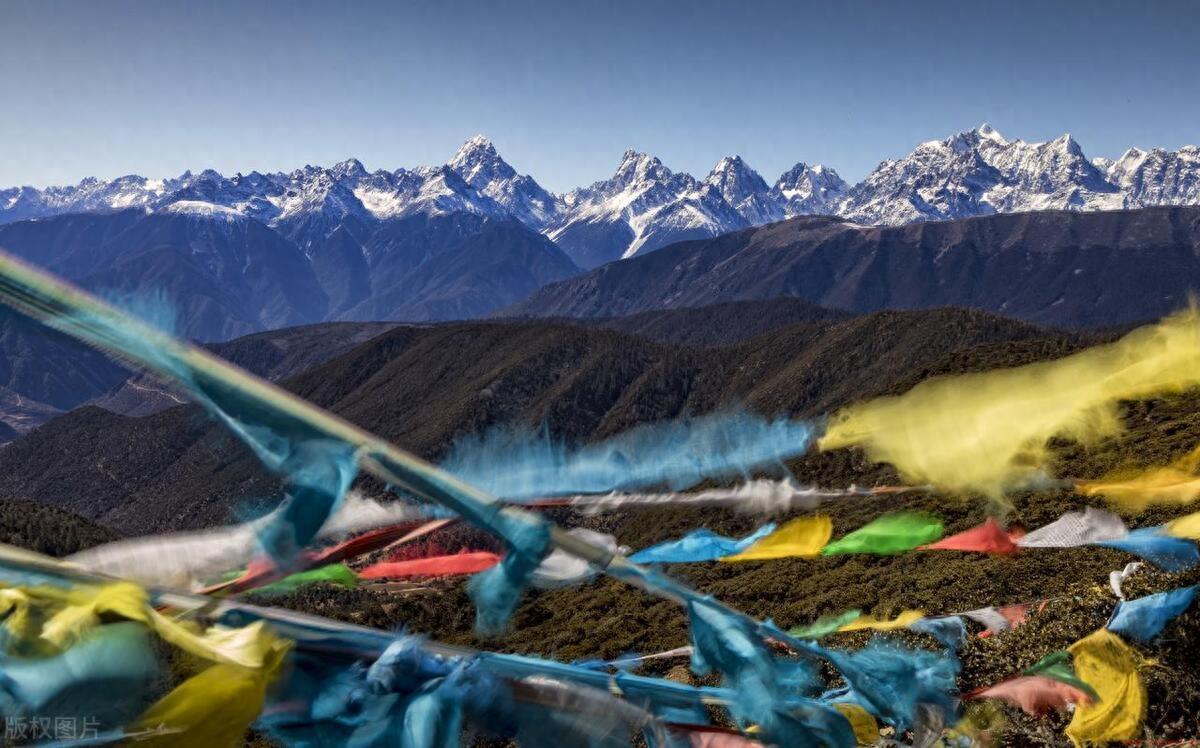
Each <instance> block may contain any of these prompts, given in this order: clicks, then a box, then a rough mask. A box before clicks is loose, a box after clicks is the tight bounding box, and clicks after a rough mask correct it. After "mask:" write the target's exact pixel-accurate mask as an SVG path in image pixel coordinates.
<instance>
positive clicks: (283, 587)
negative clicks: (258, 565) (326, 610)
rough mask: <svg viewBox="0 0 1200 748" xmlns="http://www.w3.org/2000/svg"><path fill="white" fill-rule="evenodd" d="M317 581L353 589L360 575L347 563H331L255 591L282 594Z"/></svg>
mask: <svg viewBox="0 0 1200 748" xmlns="http://www.w3.org/2000/svg"><path fill="white" fill-rule="evenodd" d="M317 582H325V583H326V584H336V585H338V586H339V587H349V588H351V589H353V588H355V587H357V586H358V575H357V574H355V573H354V571H352V570H351V569H350V567H348V566H346V565H345V564H329V565H328V566H322V567H320V568H317V569H309V570H308V571H302V572H299V573H297V574H292V575H291V576H287V577H284V578H283V579H280V580H279V581H278V582H272V583H271V584H268V585H265V586H263V587H260V588H258V589H257V590H254V592H255V593H263V592H266V593H268V594H280V593H284V592H292V591H293V590H296V589H297V588H299V587H303V586H304V585H307V584H316V583H317Z"/></svg>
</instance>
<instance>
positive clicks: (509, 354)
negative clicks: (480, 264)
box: [0, 309, 1080, 532]
mask: <svg viewBox="0 0 1200 748" xmlns="http://www.w3.org/2000/svg"><path fill="white" fill-rule="evenodd" d="M700 319H701V322H703V317H701V318H700ZM1078 345H1080V341H1079V340H1078V339H1077V338H1076V336H1074V335H1072V334H1068V333H1061V332H1056V331H1048V330H1044V329H1041V328H1037V327H1035V326H1032V325H1029V324H1027V323H1023V322H1015V321H1013V320H1008V319H1004V318H1001V317H996V316H994V315H989V314H986V313H982V312H974V311H965V310H959V309H937V310H926V311H915V312H880V313H876V314H869V315H863V316H859V317H850V318H847V319H837V320H835V321H826V322H822V323H820V324H815V323H813V322H798V323H795V324H792V325H786V326H784V327H781V328H778V329H775V330H770V331H768V332H765V333H763V334H761V335H758V336H756V337H753V338H751V339H749V340H746V341H745V342H741V343H736V344H733V345H727V346H721V347H715V348H697V347H692V346H681V345H675V344H668V343H662V342H657V341H653V340H650V339H647V338H645V337H642V336H640V335H631V334H628V333H622V332H618V331H615V330H608V329H593V328H584V327H580V326H578V325H569V324H555V323H545V322H537V321H524V322H475V323H454V324H443V325H434V326H428V327H414V326H400V327H397V328H394V329H392V330H390V331H387V332H385V333H383V334H381V335H378V336H375V337H373V338H371V339H370V340H368V341H366V342H364V343H362V344H360V345H358V346H356V347H354V348H352V349H351V350H349V351H348V352H346V353H343V354H341V355H339V356H336V357H335V358H332V359H330V360H328V361H326V362H325V363H322V364H320V365H317V366H315V367H313V368H311V369H309V370H307V371H305V372H303V373H302V374H299V375H298V376H294V377H292V378H290V379H287V380H286V381H285V386H286V387H288V388H289V389H291V390H292V391H294V392H296V393H298V394H300V395H301V396H303V397H306V398H309V399H311V400H312V401H313V402H315V403H317V404H319V405H321V406H323V407H326V408H330V409H332V410H333V411H335V412H337V413H339V414H340V415H342V416H344V417H346V418H349V419H350V420H351V421H354V422H355V423H358V424H359V425H361V426H363V427H365V428H367V429H369V430H371V431H374V432H377V433H379V434H380V435H382V436H384V437H387V438H389V439H392V440H394V441H396V442H397V443H398V444H400V445H402V446H404V447H406V448H408V449H410V450H413V451H415V452H416V453H418V454H420V455H423V456H425V457H429V458H437V457H439V456H440V455H441V454H442V453H443V452H444V451H445V450H446V448H447V447H448V446H449V445H450V444H451V442H452V441H453V440H454V439H455V438H457V437H460V436H462V435H464V434H469V433H478V432H481V431H483V430H486V429H488V428H490V427H493V426H496V425H502V424H505V425H506V424H512V423H519V424H526V425H529V426H534V427H536V426H539V425H541V424H546V425H547V426H548V427H549V428H550V430H551V432H552V433H553V434H555V435H556V436H558V437H561V438H564V439H568V440H572V441H584V440H589V439H596V438H602V437H605V436H609V435H612V434H615V433H618V432H620V431H623V430H625V429H628V428H630V427H632V426H636V425H638V424H642V423H647V422H652V421H659V420H663V419H670V418H675V417H679V416H682V415H687V414H698V413H706V412H711V411H713V410H717V409H720V408H726V407H733V406H744V407H747V408H750V409H752V410H755V411H758V412H761V413H764V414H780V413H786V414H791V415H794V416H798V417H815V416H819V415H821V414H823V413H826V412H828V411H829V410H831V409H832V408H835V407H837V406H839V405H841V404H844V403H847V402H849V401H851V400H854V399H857V398H860V397H868V396H871V395H876V394H881V393H886V392H895V391H899V390H900V389H901V388H903V387H905V386H907V384H906V383H911V382H912V378H913V376H914V373H916V372H923V371H925V372H933V371H953V370H961V369H963V368H972V367H977V366H980V365H992V364H995V363H997V362H1005V361H1008V362H1016V361H1024V360H1031V359H1035V358H1041V357H1046V356H1053V355H1061V354H1062V353H1064V352H1067V351H1069V350H1073V349H1074V348H1075V347H1077V346H1078ZM997 346H999V348H997ZM64 454H70V455H71V456H72V459H69V460H67V459H63V458H62V456H63V455H64ZM275 490H276V489H275V484H274V481H273V480H272V479H270V477H269V476H267V475H266V474H265V473H264V472H263V470H262V469H261V468H259V467H258V465H257V463H256V461H255V460H254V459H253V457H251V456H250V455H249V454H248V453H247V452H246V451H245V449H243V448H242V447H241V446H239V445H237V444H235V443H234V442H233V440H232V439H231V438H230V437H229V436H228V435H227V434H226V433H225V432H224V430H223V429H221V428H219V427H217V426H216V425H214V424H213V423H212V422H211V421H209V420H208V419H207V417H206V416H205V415H204V414H203V413H202V412H201V411H200V410H199V409H198V408H196V407H194V406H183V407H174V408H170V409H168V410H165V411H163V412H159V413H155V414H153V415H149V416H146V417H141V418H134V417H128V416H123V415H118V414H115V413H112V412H109V411H106V410H103V409H101V408H98V407H94V406H89V407H86V408H80V409H77V410H75V411H72V412H70V413H67V414H66V415H63V416H61V417H60V418H58V419H56V420H54V421H52V422H50V423H49V424H47V425H45V426H43V427H41V428H39V429H37V430H36V431H34V432H32V433H31V434H29V435H28V436H26V437H24V438H22V439H19V440H17V441H15V442H13V443H11V444H9V445H8V446H6V447H4V448H3V449H0V496H5V497H10V498H19V499H31V500H36V501H40V502H44V503H48V504H52V505H55V506H61V507H64V508H67V509H69V510H71V511H74V512H77V513H79V514H81V515H83V516H85V517H88V518H91V519H95V520H99V521H102V522H104V523H106V524H110V525H111V526H113V527H115V528H117V529H119V530H122V531H125V532H145V531H152V530H163V529H168V528H172V529H174V528H180V527H193V526H200V525H206V524H214V523H218V522H224V521H227V520H228V519H229V518H230V516H231V512H232V511H233V510H235V509H238V508H239V507H243V506H244V505H245V504H246V503H248V502H254V501H256V500H263V499H267V498H270V497H272V496H274V495H275Z"/></svg>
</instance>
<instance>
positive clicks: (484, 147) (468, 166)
mask: <svg viewBox="0 0 1200 748" xmlns="http://www.w3.org/2000/svg"><path fill="white" fill-rule="evenodd" d="M446 165H447V166H449V167H450V168H451V169H453V170H454V171H456V172H457V173H458V175H459V176H461V177H462V178H463V179H464V180H466V181H467V182H468V183H470V184H474V183H475V182H477V181H478V182H482V183H488V182H492V181H496V180H506V179H512V178H513V177H515V176H517V171H516V169H514V168H512V167H511V166H509V165H508V162H507V161H505V160H504V159H502V158H500V154H499V153H497V152H496V146H494V145H493V144H492V141H490V140H488V139H487V138H485V137H484V136H482V135H476V136H474V137H472V138H470V139H468V140H467V141H466V142H465V143H463V144H462V146H461V147H459V149H458V152H457V153H455V154H454V157H453V158H451V159H450V161H449V162H447V164H446Z"/></svg>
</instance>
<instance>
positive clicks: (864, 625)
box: [838, 610, 925, 631]
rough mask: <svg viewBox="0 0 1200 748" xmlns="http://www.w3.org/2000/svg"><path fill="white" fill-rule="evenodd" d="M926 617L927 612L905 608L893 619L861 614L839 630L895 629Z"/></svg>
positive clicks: (904, 627)
mask: <svg viewBox="0 0 1200 748" xmlns="http://www.w3.org/2000/svg"><path fill="white" fill-rule="evenodd" d="M924 617H925V614H924V613H922V612H921V611H919V610H905V611H902V612H901V613H900V615H898V616H896V617H895V618H893V619H891V620H886V619H885V620H882V621H881V620H879V619H878V618H876V617H875V616H859V617H858V618H856V619H854V620H853V621H851V622H850V623H847V624H846V625H845V626H842V627H841V628H839V629H838V631H862V630H863V629H874V630H875V631H893V630H895V629H906V628H908V627H909V626H911V625H913V624H914V623H916V622H917V621H919V620H921V619H922V618H924Z"/></svg>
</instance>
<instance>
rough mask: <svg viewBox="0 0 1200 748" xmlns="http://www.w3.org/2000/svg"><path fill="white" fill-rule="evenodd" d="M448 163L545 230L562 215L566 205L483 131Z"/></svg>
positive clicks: (520, 216)
mask: <svg viewBox="0 0 1200 748" xmlns="http://www.w3.org/2000/svg"><path fill="white" fill-rule="evenodd" d="M447 167H448V168H450V169H451V170H452V171H454V172H455V173H456V174H458V176H460V177H461V178H462V179H463V181H465V182H466V183H467V184H469V185H470V186H471V187H473V188H474V189H475V190H477V191H478V192H479V194H480V195H483V196H484V197H487V198H489V199H491V200H493V201H495V202H496V204H498V205H500V206H501V207H502V208H503V209H504V210H505V211H507V212H508V213H509V214H510V215H512V216H513V217H514V218H516V219H517V220H519V221H521V222H522V223H524V224H526V225H527V226H530V227H532V228H535V229H538V230H541V229H543V228H545V227H546V226H548V225H549V224H550V223H552V222H553V221H555V220H556V219H557V218H558V215H559V213H560V212H561V210H562V205H561V203H560V201H559V200H558V198H556V197H555V196H553V195H551V194H550V193H549V192H547V191H546V190H544V189H542V186H541V185H539V184H538V183H537V182H536V181H534V179H533V177H529V176H525V175H522V174H518V173H517V170H516V169H514V168H513V167H512V166H510V165H509V164H508V162H507V161H505V160H504V159H503V158H501V157H500V154H499V153H498V152H497V151H496V146H494V145H493V144H492V141H491V140H488V139H487V138H486V137H484V136H482V135H476V136H474V137H472V138H470V139H468V140H467V141H466V142H465V143H463V144H462V146H461V147H460V148H459V149H458V152H457V153H455V154H454V157H453V158H451V159H450V161H449V163H447Z"/></svg>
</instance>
